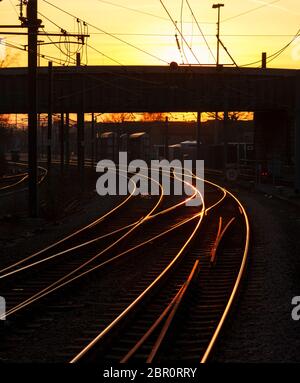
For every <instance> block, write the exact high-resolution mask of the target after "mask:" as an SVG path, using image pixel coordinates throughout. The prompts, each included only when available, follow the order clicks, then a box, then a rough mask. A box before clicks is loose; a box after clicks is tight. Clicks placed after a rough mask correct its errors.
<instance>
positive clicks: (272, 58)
mask: <svg viewBox="0 0 300 383" xmlns="http://www.w3.org/2000/svg"><path fill="white" fill-rule="evenodd" d="M299 36H300V29H298V31H297V33H296V34H295V35H294V36H293V38H292V39H291V40H290V41H289V42H288V43H287V44H285V45H284V46H283V47H282V48H280V49H279V50H277V51H276V52H274V53H272V54H271V55H269V56H268V58H267V63H270V62H271V61H273V60H275V59H276V58H277V57H278V56H279V55H281V54H282V53H283V52H284V51H285V50H286V49H287V48H289V47H290V46H291V45H292V44H293V42H294V41H295V40H296V39H297V38H298V37H299ZM259 63H261V60H257V61H254V62H251V63H248V64H244V65H241V67H247V66H252V65H255V64H259Z"/></svg>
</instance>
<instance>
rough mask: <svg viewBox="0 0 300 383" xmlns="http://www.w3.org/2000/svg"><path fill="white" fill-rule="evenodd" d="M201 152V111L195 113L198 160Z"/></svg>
mask: <svg viewBox="0 0 300 383" xmlns="http://www.w3.org/2000/svg"><path fill="white" fill-rule="evenodd" d="M200 152H201V112H198V113H197V158H196V159H197V160H200Z"/></svg>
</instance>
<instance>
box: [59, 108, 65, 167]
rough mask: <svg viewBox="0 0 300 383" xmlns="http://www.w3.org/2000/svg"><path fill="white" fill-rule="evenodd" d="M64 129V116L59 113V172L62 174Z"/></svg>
mask: <svg viewBox="0 0 300 383" xmlns="http://www.w3.org/2000/svg"><path fill="white" fill-rule="evenodd" d="M64 128H65V115H64V113H61V115H60V129H59V141H60V171H61V173H63V172H64V163H65V142H64V135H65V134H64V130H65V129H64Z"/></svg>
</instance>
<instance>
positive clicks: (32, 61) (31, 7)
mask: <svg viewBox="0 0 300 383" xmlns="http://www.w3.org/2000/svg"><path fill="white" fill-rule="evenodd" d="M27 18H28V185H29V186H28V193H29V215H30V216H31V217H37V216H38V171H37V111H38V110H37V36H38V35H37V34H38V18H37V0H28V3H27Z"/></svg>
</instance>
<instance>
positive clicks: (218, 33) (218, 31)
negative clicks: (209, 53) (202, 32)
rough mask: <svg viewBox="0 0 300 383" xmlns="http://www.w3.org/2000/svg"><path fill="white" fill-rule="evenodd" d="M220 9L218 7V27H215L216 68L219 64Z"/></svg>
mask: <svg viewBox="0 0 300 383" xmlns="http://www.w3.org/2000/svg"><path fill="white" fill-rule="evenodd" d="M220 9H221V8H220V7H218V27H217V66H219V64H220V12H221V11H220Z"/></svg>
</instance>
